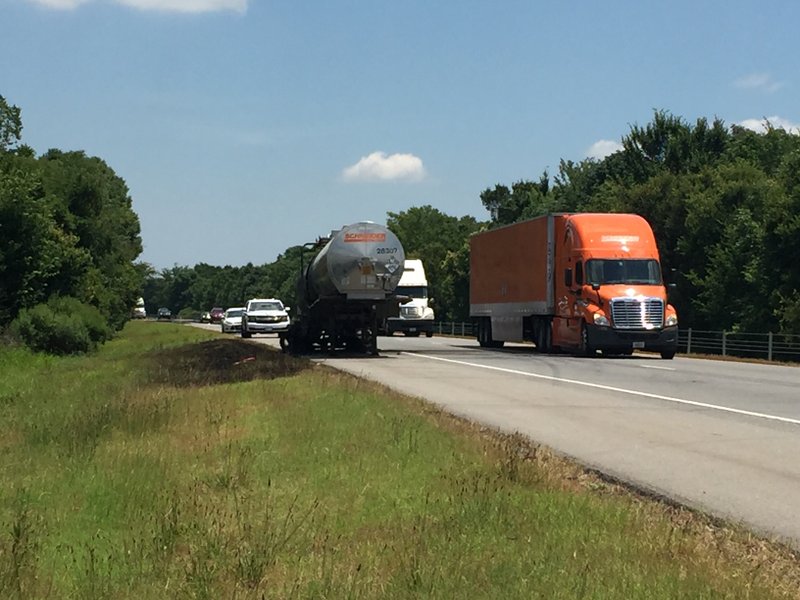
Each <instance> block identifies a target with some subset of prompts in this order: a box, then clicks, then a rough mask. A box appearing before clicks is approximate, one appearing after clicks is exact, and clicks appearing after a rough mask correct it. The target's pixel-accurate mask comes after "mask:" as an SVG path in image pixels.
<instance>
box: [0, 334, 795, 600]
mask: <svg viewBox="0 0 800 600" xmlns="http://www.w3.org/2000/svg"><path fill="white" fill-rule="evenodd" d="M0 418H1V420H0V459H1V460H0V597H2V598H59V599H60V598H137V599H138V598H254V599H255V598H378V597H379V598H418V597H424V598H626V599H627V598H647V599H651V598H670V599H672V598H692V599H695V598H796V597H798V589H799V588H800V578H799V577H798V573H799V572H800V563H798V560H797V557H796V556H795V555H793V554H792V552H790V551H789V550H788V549H786V548H783V547H781V546H779V545H775V544H770V543H767V542H765V541H763V540H759V539H757V538H755V537H752V536H749V535H748V534H747V533H746V532H743V531H740V530H737V529H735V528H730V527H725V526H722V525H720V524H718V523H713V522H711V521H710V520H708V519H705V518H704V517H702V516H700V515H696V514H694V513H692V512H690V511H686V510H682V509H679V508H675V507H669V506H665V505H663V504H661V503H658V502H653V501H651V500H648V499H646V498H643V497H640V496H638V495H636V494H635V493H632V492H630V491H628V490H625V489H623V488H621V487H619V486H617V485H614V484H611V483H608V482H604V481H603V480H602V479H600V478H598V477H595V476H594V475H592V474H590V473H586V472H584V471H583V470H581V469H580V467H578V466H576V465H574V464H571V463H569V462H568V461H565V460H563V459H560V458H558V457H556V456H554V455H552V454H551V453H549V452H547V451H546V450H545V449H543V448H540V447H537V446H535V445H532V444H530V443H529V442H527V441H526V440H525V439H523V438H520V437H518V436H507V435H500V434H497V433H496V432H494V431H492V430H490V429H486V428H482V427H480V426H478V425H476V424H472V423H468V422H465V421H461V420H459V419H456V418H453V417H450V416H448V415H446V414H444V413H442V412H440V411H438V410H436V409H434V408H432V407H431V406H429V405H427V404H425V403H422V402H419V401H416V400H413V399H409V398H405V397H402V396H399V395H397V394H394V393H392V392H390V391H388V390H386V389H384V388H382V387H380V386H377V385H374V384H369V383H365V382H363V381H360V380H358V379H356V378H353V377H350V376H347V375H343V374H339V373H336V372H334V371H331V370H329V369H327V368H324V367H320V366H314V365H312V364H311V363H309V362H307V361H304V360H302V359H295V358H292V357H288V356H285V355H282V354H280V353H278V352H276V351H273V350H271V349H268V348H266V347H263V346H259V345H256V344H251V343H247V342H243V341H241V340H238V339H234V338H227V339H223V338H221V337H220V336H219V335H218V334H215V333H210V332H204V331H201V330H198V329H192V328H189V327H184V326H179V325H174V324H157V323H130V324H129V325H128V326H127V328H126V329H125V330H124V332H123V333H122V335H121V336H120V337H119V338H118V339H116V340H114V341H112V342H110V343H108V344H106V345H105V346H104V347H103V348H102V350H101V351H100V352H99V353H98V354H95V355H91V356H85V357H71V358H52V357H43V356H40V355H33V354H30V353H29V352H27V351H25V350H22V349H18V348H0Z"/></svg>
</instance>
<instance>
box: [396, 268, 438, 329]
mask: <svg viewBox="0 0 800 600" xmlns="http://www.w3.org/2000/svg"><path fill="white" fill-rule="evenodd" d="M403 265H404V267H403V276H402V277H401V278H400V283H399V284H398V286H397V289H396V290H395V293H396V294H397V295H398V296H405V297H407V298H408V301H407V302H405V303H403V304H401V305H400V316H399V317H389V318H388V319H387V320H386V333H387V334H388V335H393V334H394V332H395V331H400V332H402V333H403V334H405V335H409V336H418V335H419V334H420V333H424V334H425V335H426V336H427V337H431V336H433V320H434V314H433V309H432V308H431V307H430V303H431V300H430V299H429V298H428V279H427V278H426V277H425V267H424V266H423V265H422V261H421V260H419V259H414V260H410V259H407V260H406V261H405V262H404V263H403Z"/></svg>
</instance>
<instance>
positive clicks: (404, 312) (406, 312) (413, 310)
mask: <svg viewBox="0 0 800 600" xmlns="http://www.w3.org/2000/svg"><path fill="white" fill-rule="evenodd" d="M400 315H401V316H403V317H405V318H415V317H421V316H422V309H420V308H417V307H416V306H403V307H401V308H400Z"/></svg>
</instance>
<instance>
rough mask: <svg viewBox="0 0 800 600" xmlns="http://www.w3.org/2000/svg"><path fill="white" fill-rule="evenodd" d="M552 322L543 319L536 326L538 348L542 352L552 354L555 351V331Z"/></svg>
mask: <svg viewBox="0 0 800 600" xmlns="http://www.w3.org/2000/svg"><path fill="white" fill-rule="evenodd" d="M552 331H553V330H552V329H551V327H550V322H549V321H547V320H544V319H543V320H541V321H539V323H538V324H537V328H536V350H537V351H538V352H539V353H541V354H550V353H551V352H552V351H553V347H552V344H553V337H552V336H553V333H552Z"/></svg>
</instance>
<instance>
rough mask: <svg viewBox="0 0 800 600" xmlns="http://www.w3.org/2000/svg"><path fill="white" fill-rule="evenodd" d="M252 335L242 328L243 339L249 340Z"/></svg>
mask: <svg viewBox="0 0 800 600" xmlns="http://www.w3.org/2000/svg"><path fill="white" fill-rule="evenodd" d="M251 335H252V334H251V333H250V332H249V331H247V330H246V329H245V328H244V327H242V337H243V338H245V339H248V338H249V337H250V336H251Z"/></svg>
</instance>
